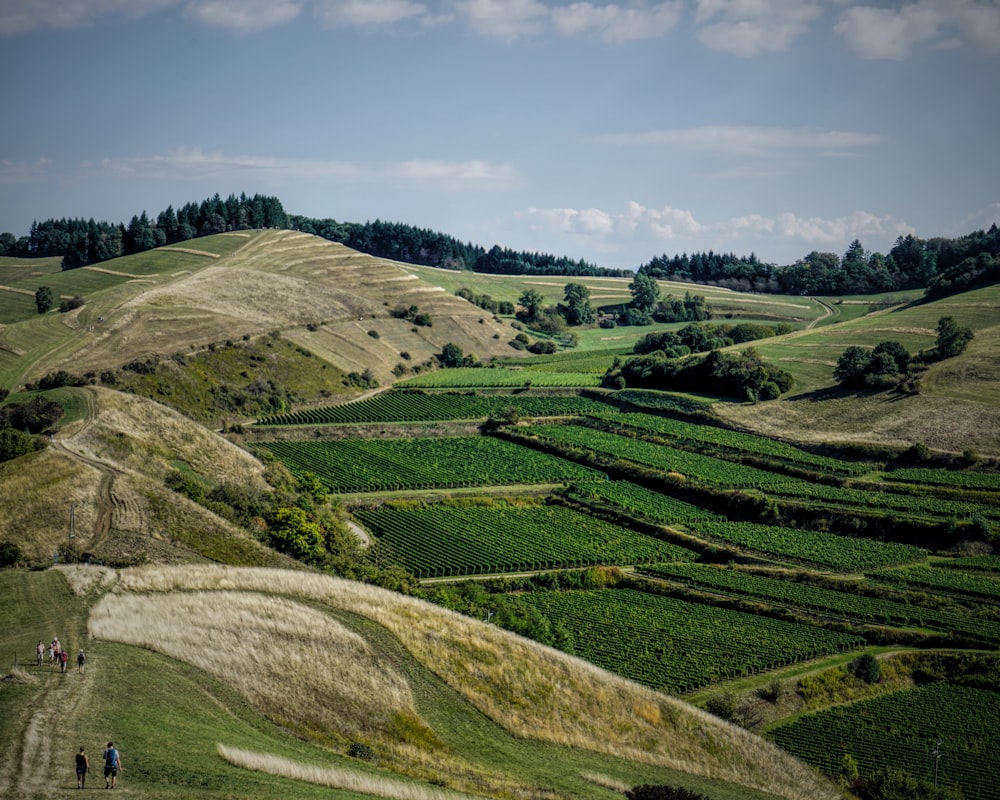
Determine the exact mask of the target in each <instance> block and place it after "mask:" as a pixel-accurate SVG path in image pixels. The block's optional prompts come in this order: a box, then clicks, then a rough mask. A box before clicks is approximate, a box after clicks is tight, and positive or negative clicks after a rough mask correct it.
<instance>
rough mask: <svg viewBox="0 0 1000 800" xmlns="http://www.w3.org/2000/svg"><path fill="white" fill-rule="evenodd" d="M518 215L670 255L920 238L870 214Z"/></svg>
mask: <svg viewBox="0 0 1000 800" xmlns="http://www.w3.org/2000/svg"><path fill="white" fill-rule="evenodd" d="M517 216H518V217H519V218H523V219H527V220H529V227H530V228H531V229H532V230H533V231H535V232H540V231H541V232H546V233H550V234H561V235H564V236H565V235H568V236H576V237H578V238H580V239H582V240H585V241H586V242H587V244H588V246H599V247H601V248H602V249H614V248H623V247H625V246H627V245H629V243H630V242H636V241H643V240H648V241H650V242H651V243H652V242H659V245H658V246H660V247H664V248H665V249H668V250H669V249H675V250H677V251H680V250H685V251H688V252H690V251H693V250H707V249H711V248H716V249H717V248H720V247H727V248H731V247H735V249H737V250H739V251H740V252H744V251H745V252H749V251H750V250H753V249H755V248H762V249H764V250H768V249H775V250H778V249H781V250H787V247H788V245H789V244H791V245H792V246H793V247H794V248H795V249H800V250H801V251H802V254H804V253H805V252H808V251H809V250H812V249H830V248H832V249H834V250H836V251H838V252H839V251H840V250H841V249H843V248H845V247H846V246H847V245H848V244H849V243H850V242H851V241H853V240H854V239H861V240H862V241H876V242H880V243H891V242H892V241H894V240H895V239H896V237H898V236H905V235H906V234H908V233H915V230H914V229H913V228H912V227H911V226H909V225H907V224H906V223H904V222H901V221H900V220H897V219H895V218H894V217H890V216H885V217H879V216H876V215H874V214H871V213H869V212H867V211H855V212H853V213H851V214H848V215H846V216H843V217H833V218H822V217H809V218H805V217H799V216H797V215H795V214H793V213H791V212H784V213H781V214H778V215H776V216H774V217H769V216H765V215H763V214H746V215H743V216H740V217H732V218H730V219H726V220H721V221H716V222H709V221H704V220H700V219H698V218H697V217H696V216H695V214H694V212H692V211H691V210H689V209H683V208H675V207H674V206H670V205H665V206H662V207H659V208H651V207H648V206H644V205H642V204H641V203H637V202H635V201H630V202H629V203H627V204H626V206H625V209H624V210H622V211H619V212H617V213H616V212H609V211H605V210H601V209H596V208H589V209H585V210H576V209H572V208H550V209H543V208H529V209H526V210H525V211H522V212H519V213H518V214H517ZM666 243H673V244H672V245H670V244H666ZM768 245H770V247H769V246H768Z"/></svg>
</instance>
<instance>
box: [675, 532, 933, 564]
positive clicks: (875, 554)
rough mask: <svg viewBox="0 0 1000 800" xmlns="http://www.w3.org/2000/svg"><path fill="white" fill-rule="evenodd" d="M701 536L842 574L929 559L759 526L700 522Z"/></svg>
mask: <svg viewBox="0 0 1000 800" xmlns="http://www.w3.org/2000/svg"><path fill="white" fill-rule="evenodd" d="M691 527H692V528H694V529H695V530H697V531H698V532H700V533H702V534H705V535H707V536H711V537H713V538H715V539H721V540H722V541H724V542H730V543H732V544H735V545H738V546H740V547H746V548H748V549H750V550H754V551H756V552H759V553H769V554H771V555H774V556H782V557H785V558H793V559H796V560H799V561H808V562H810V563H812V564H817V565H819V566H823V567H829V568H830V569H835V570H839V571H841V572H863V571H865V570H871V569H879V568H881V567H886V566H890V565H892V564H902V563H905V562H907V561H916V560H918V559H923V558H926V555H927V554H926V552H925V551H923V550H921V549H920V548H919V547H914V546H913V545H909V544H902V543H900V542H879V541H875V540H874V539H862V538H855V537H851V536H839V535H837V534H835V533H827V532H824V531H808V530H800V529H798V528H782V527H778V526H776V525H761V524H759V523H755V522H697V523H694V524H692V525H691Z"/></svg>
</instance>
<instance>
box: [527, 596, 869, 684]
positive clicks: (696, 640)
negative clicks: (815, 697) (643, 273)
mask: <svg viewBox="0 0 1000 800" xmlns="http://www.w3.org/2000/svg"><path fill="white" fill-rule="evenodd" d="M522 601H523V602H525V603H527V604H529V605H531V606H533V607H535V608H537V609H538V610H539V611H541V612H542V613H544V614H545V615H546V616H548V617H549V618H550V619H552V620H553V621H556V622H559V623H561V624H562V625H564V626H565V627H566V629H567V630H569V631H570V632H571V634H572V636H573V646H574V648H575V650H576V653H577V655H580V656H581V657H583V658H585V659H587V660H588V661H591V662H593V663H595V664H597V665H599V666H601V667H604V668H605V669H607V670H610V671H611V672H615V673H617V674H619V675H622V676H623V677H626V678H629V679H631V680H635V681H638V682H640V683H644V684H646V685H647V686H651V687H653V688H654V689H662V690H665V691H671V692H685V691H690V690H692V689H696V688H698V687H700V686H704V685H706V684H709V683H712V682H714V681H718V680H726V679H729V678H734V677H740V676H744V675H750V674H753V673H757V672H763V671H765V670H769V669H774V668H776V667H780V666H784V665H787V664H793V663H796V662H798V661H803V660H806V659H810V658H815V657H819V656H823V655H828V654H831V653H836V652H840V651H843V650H851V649H854V648H857V647H860V646H862V645H863V643H864V641H863V640H862V639H861V638H860V637H857V636H851V635H849V634H844V633H838V632H835V631H828V630H824V629H822V628H814V627H810V626H808V625H800V624H797V623H792V622H784V621H781V620H775V619H769V618H766V617H758V616H754V615H751V614H744V613H742V612H739V611H732V610H729V609H723V608H716V607H713V606H707V605H701V604H698V603H690V602H687V601H684V600H678V599H674V598H668V597H660V596H657V595H652V594H646V593H644V592H639V591H635V590H632V589H600V590H589V591H566V592H545V591H538V592H529V593H527V594H525V595H524V596H523V597H522Z"/></svg>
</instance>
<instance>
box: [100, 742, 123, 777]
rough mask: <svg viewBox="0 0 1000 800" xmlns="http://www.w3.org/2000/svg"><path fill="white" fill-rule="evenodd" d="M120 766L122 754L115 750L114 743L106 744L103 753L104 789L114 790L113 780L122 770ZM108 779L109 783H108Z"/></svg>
mask: <svg viewBox="0 0 1000 800" xmlns="http://www.w3.org/2000/svg"><path fill="white" fill-rule="evenodd" d="M124 769H125V767H123V766H122V754H121V753H119V752H118V751H117V750H116V749H115V743H114V742H108V749H107V750H105V751H104V788H105V789H114V788H115V778H117V777H118V770H124ZM108 778H110V779H111V782H110V783H108Z"/></svg>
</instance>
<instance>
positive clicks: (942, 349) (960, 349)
mask: <svg viewBox="0 0 1000 800" xmlns="http://www.w3.org/2000/svg"><path fill="white" fill-rule="evenodd" d="M937 332H938V335H937V354H938V358H951V357H952V356H957V355H959V354H961V353H964V352H965V348H966V347H968V346H969V342H971V341H972V337H973V333H972V328H966V327H964V326H962V325H959V324H958V322H956V321H955V318H954V317H941V319H939V320H938V324H937Z"/></svg>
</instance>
